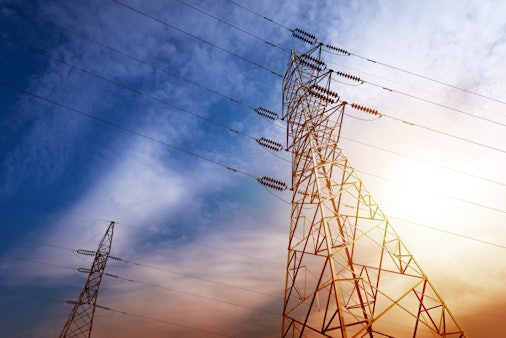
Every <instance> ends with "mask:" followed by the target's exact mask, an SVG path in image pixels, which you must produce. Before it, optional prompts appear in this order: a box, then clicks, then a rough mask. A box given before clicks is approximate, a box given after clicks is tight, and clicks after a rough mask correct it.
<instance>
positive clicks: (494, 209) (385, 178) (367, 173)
mask: <svg viewBox="0 0 506 338" xmlns="http://www.w3.org/2000/svg"><path fill="white" fill-rule="evenodd" d="M356 171H357V172H358V173H361V174H364V175H368V176H372V177H376V178H379V179H382V180H386V181H389V182H392V183H396V184H400V185H407V184H408V183H406V182H401V181H398V180H394V179H392V178H387V177H384V176H381V175H376V174H372V173H369V172H366V171H362V170H356ZM427 192H428V193H431V194H434V195H439V196H442V197H446V198H449V199H453V200H456V201H459V202H462V203H466V204H470V205H474V206H477V207H480V208H484V209H488V210H491V211H496V212H500V213H503V214H506V210H503V209H499V208H494V207H491V206H488V205H485V204H481V203H477V202H473V201H468V200H465V199H463V198H458V197H455V196H451V195H447V194H443V193H440V192H429V191H427Z"/></svg>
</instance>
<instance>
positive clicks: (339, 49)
mask: <svg viewBox="0 0 506 338" xmlns="http://www.w3.org/2000/svg"><path fill="white" fill-rule="evenodd" d="M325 47H327V48H328V49H331V50H335V51H336V52H339V53H341V54H344V55H347V56H350V55H351V53H350V52H348V51H347V50H346V49H342V48H339V47H336V46H332V45H325Z"/></svg>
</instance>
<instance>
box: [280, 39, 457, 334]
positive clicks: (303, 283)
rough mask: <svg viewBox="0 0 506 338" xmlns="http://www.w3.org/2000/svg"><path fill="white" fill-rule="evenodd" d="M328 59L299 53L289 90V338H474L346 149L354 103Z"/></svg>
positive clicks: (285, 98)
mask: <svg viewBox="0 0 506 338" xmlns="http://www.w3.org/2000/svg"><path fill="white" fill-rule="evenodd" d="M320 53H321V47H316V48H314V49H313V50H311V51H310V52H308V53H306V54H297V53H295V52H292V54H291V58H290V61H289V63H288V68H287V71H286V74H285V77H284V81H283V110H284V112H283V115H284V119H285V120H286V121H287V127H288V147H289V150H290V151H291V152H292V154H293V155H292V171H293V172H292V187H293V198H292V216H291V225H290V241H289V253H288V266H287V278H286V289H285V302H284V312H283V328H282V330H283V331H282V335H283V337H466V335H465V333H464V332H463V330H462V329H461V328H460V326H459V325H458V324H457V322H456V321H455V319H454V317H453V316H452V314H451V313H450V312H449V310H448V308H447V307H446V305H445V304H444V302H443V300H442V299H441V297H440V296H439V295H438V293H437V292H436V291H435V289H434V287H433V286H432V284H431V283H430V282H429V280H428V279H427V276H426V275H425V274H424V273H423V271H422V270H421V269H420V267H419V266H418V264H417V263H416V262H415V260H414V259H413V256H412V255H411V254H410V253H409V251H408V250H407V249H406V247H405V246H404V244H403V243H402V242H401V241H400V239H399V236H398V235H397V233H396V232H395V231H394V230H393V229H392V227H391V225H390V223H389V221H388V220H387V218H386V217H385V215H384V214H383V212H382V211H381V210H380V208H379V207H378V205H377V204H376V203H375V202H374V200H373V199H372V198H371V196H370V194H369V192H368V191H367V190H366V189H365V188H364V186H363V184H362V181H361V180H360V178H359V177H358V176H357V173H356V172H355V170H354V169H353V167H351V165H350V164H349V163H348V160H347V158H346V157H345V156H344V154H343V152H342V150H341V149H340V147H339V145H338V140H339V133H340V130H341V122H342V119H343V114H344V109H345V106H346V104H347V103H346V102H344V101H342V100H340V98H339V96H338V94H337V93H336V92H333V91H331V90H330V82H331V78H332V74H333V72H332V71H331V70H326V67H325V64H324V63H323V62H322V61H321V58H320Z"/></svg>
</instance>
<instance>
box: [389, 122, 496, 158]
mask: <svg viewBox="0 0 506 338" xmlns="http://www.w3.org/2000/svg"><path fill="white" fill-rule="evenodd" d="M382 116H384V117H387V118H389V119H392V120H395V121H397V122H402V123H403V124H406V125H410V126H414V127H417V128H420V129H425V130H428V131H430V132H433V133H436V134H440V135H444V136H448V137H451V138H454V139H457V140H460V141H464V142H467V143H472V144H474V145H477V146H480V147H484V148H488V149H491V150H495V151H499V152H501V153H506V150H504V149H500V148H496V147H493V146H489V145H486V144H484V143H480V142H476V141H472V140H470V139H467V138H464V137H460V136H457V135H453V134H450V133H447V132H444V131H440V130H437V129H434V128H430V127H427V126H422V125H421V124H417V123H413V122H410V121H408V120H404V119H401V118H398V117H395V116H391V115H387V114H382Z"/></svg>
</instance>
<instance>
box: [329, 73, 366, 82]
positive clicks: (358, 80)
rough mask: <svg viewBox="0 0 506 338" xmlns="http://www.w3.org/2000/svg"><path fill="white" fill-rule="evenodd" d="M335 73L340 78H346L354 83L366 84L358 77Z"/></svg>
mask: <svg viewBox="0 0 506 338" xmlns="http://www.w3.org/2000/svg"><path fill="white" fill-rule="evenodd" d="M335 73H336V74H337V75H339V76H342V77H344V78H347V79H350V80H353V81H357V82H360V83H364V80H362V79H361V78H359V77H358V76H354V75H350V74H347V73H343V72H335Z"/></svg>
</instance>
